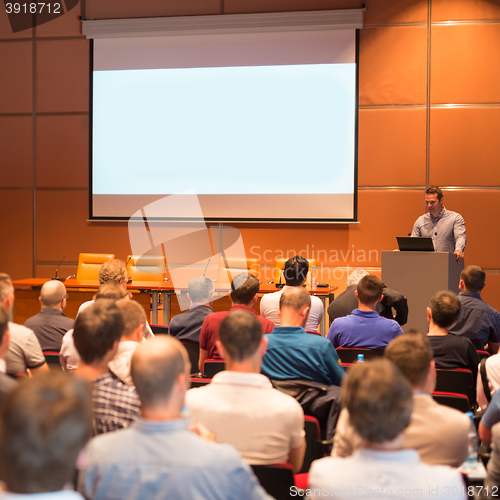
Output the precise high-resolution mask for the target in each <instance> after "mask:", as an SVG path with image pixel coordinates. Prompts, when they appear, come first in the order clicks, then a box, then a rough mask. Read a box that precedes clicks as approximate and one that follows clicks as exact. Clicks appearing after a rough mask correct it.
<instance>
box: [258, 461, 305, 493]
mask: <svg viewBox="0 0 500 500" xmlns="http://www.w3.org/2000/svg"><path fill="white" fill-rule="evenodd" d="M251 467H252V469H253V472H254V474H255V475H256V476H257V479H258V480H259V483H260V484H261V486H262V487H263V488H264V489H265V490H266V492H267V493H268V494H269V495H271V496H272V497H273V498H275V499H276V500H290V498H291V495H290V493H291V492H292V491H293V489H292V488H293V487H294V486H295V480H294V476H293V468H292V466H291V465H290V464H274V465H252V466H251Z"/></svg>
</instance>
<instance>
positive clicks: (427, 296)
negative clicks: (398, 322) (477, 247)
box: [382, 251, 464, 333]
mask: <svg viewBox="0 0 500 500" xmlns="http://www.w3.org/2000/svg"><path fill="white" fill-rule="evenodd" d="M463 268H464V261H463V260H462V261H460V262H457V261H456V256H455V254H452V253H448V252H400V251H394V252H382V281H383V282H384V284H385V285H386V286H387V287H389V288H392V289H393V290H397V291H398V292H401V293H402V294H403V295H405V296H406V298H407V299H408V323H407V324H406V325H404V327H403V328H404V330H405V331H408V330H409V329H411V328H414V329H416V330H418V331H420V332H422V333H426V332H427V326H428V325H427V309H426V308H427V306H429V303H430V300H431V297H432V296H433V295H434V294H435V293H436V292H438V291H439V290H451V291H452V292H455V293H458V282H459V281H460V273H461V272H462V270H463Z"/></svg>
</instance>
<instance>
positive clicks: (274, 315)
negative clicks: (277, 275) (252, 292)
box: [260, 255, 325, 332]
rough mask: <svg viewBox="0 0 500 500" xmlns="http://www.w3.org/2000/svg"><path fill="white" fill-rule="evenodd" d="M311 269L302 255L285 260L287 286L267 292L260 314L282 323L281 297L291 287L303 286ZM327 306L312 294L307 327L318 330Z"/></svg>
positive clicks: (310, 329)
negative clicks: (279, 312)
mask: <svg viewBox="0 0 500 500" xmlns="http://www.w3.org/2000/svg"><path fill="white" fill-rule="evenodd" d="M308 271H309V262H308V261H307V259H305V258H304V257H301V256H300V255H295V257H292V258H291V259H288V260H287V261H286V262H285V267H284V268H283V276H284V277H285V283H286V284H285V286H284V287H283V288H282V289H281V290H280V291H278V292H274V293H266V294H265V295H264V296H263V297H262V299H261V301H260V314H261V316H264V318H266V319H269V320H271V321H272V322H273V323H274V324H275V325H276V326H280V325H281V318H280V315H279V314H278V311H279V308H280V298H281V295H282V294H283V292H284V291H285V290H289V289H290V288H299V287H303V286H304V283H305V281H306V278H307V273H308ZM324 313H325V306H324V305H323V302H322V301H321V299H320V298H319V297H316V296H314V295H311V309H310V311H309V317H308V318H307V323H306V326H305V329H306V330H308V331H311V332H315V331H317V330H318V325H319V324H320V323H321V320H322V319H323V315H324Z"/></svg>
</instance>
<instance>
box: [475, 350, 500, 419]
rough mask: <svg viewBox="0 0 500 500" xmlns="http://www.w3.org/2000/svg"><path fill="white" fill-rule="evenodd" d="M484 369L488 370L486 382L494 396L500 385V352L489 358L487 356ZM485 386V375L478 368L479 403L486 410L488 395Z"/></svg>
mask: <svg viewBox="0 0 500 500" xmlns="http://www.w3.org/2000/svg"><path fill="white" fill-rule="evenodd" d="M484 370H485V372H486V384H487V389H489V392H490V396H491V397H493V395H494V394H495V392H496V391H497V390H498V388H499V387H500V353H497V354H493V356H490V357H489V358H486V361H485V366H484ZM485 392H486V391H485V388H484V384H483V376H482V374H481V370H480V369H478V372H477V404H478V405H479V408H480V409H481V410H483V411H484V410H486V408H488V404H489V401H488V397H487V396H486V393H485Z"/></svg>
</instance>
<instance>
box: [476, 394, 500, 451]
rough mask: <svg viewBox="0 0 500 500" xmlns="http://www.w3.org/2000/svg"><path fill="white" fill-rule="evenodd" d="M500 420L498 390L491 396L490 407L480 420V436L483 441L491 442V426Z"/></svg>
mask: <svg viewBox="0 0 500 500" xmlns="http://www.w3.org/2000/svg"><path fill="white" fill-rule="evenodd" d="M498 422H500V392H499V391H497V392H495V394H494V395H493V397H492V398H491V401H490V404H489V405H488V408H487V409H486V411H485V412H484V415H483V416H482V417H481V421H480V422H479V428H478V431H479V437H480V438H481V441H482V442H483V443H491V428H492V427H493V426H494V425H495V424H496V423H498Z"/></svg>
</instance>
